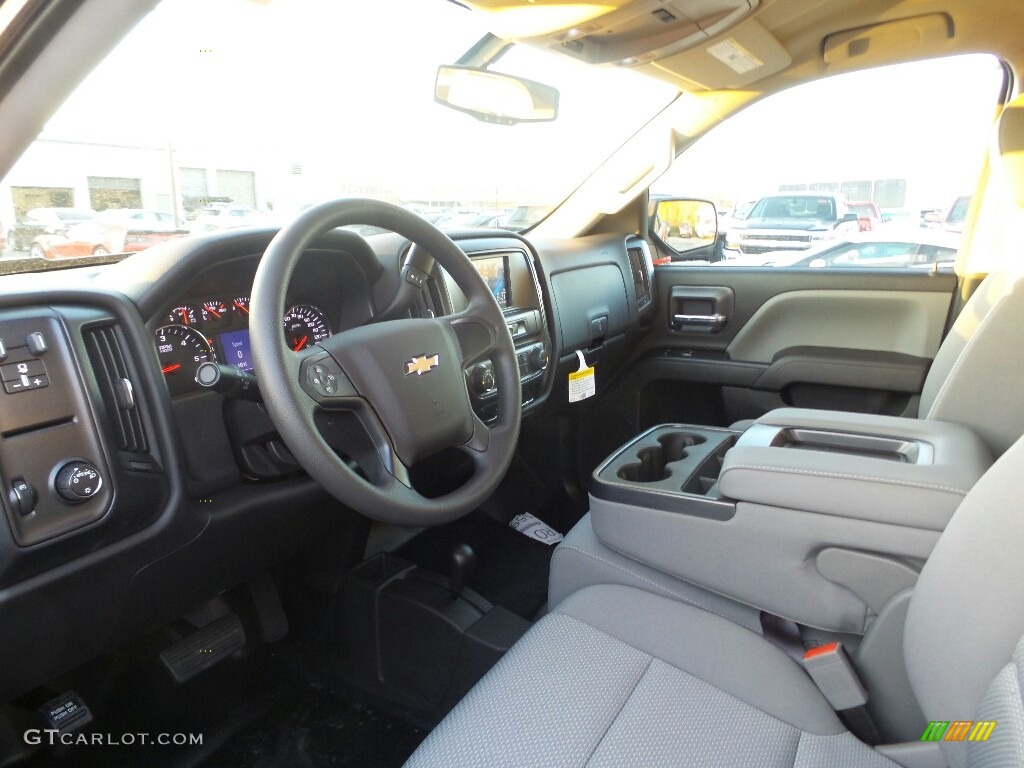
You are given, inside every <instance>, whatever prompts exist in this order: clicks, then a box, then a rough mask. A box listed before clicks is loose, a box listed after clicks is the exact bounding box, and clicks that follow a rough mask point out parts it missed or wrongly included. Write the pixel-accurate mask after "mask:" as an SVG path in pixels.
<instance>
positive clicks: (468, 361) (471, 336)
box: [443, 304, 506, 368]
mask: <svg viewBox="0 0 1024 768" xmlns="http://www.w3.org/2000/svg"><path fill="white" fill-rule="evenodd" d="M479 309H480V307H479V306H478V305H474V304H470V305H469V307H467V308H466V309H464V310H463V311H461V312H457V313H456V314H454V315H450V316H448V317H446V318H443V320H444V322H446V323H447V324H448V325H449V326H451V329H452V330H453V331H454V332H455V336H456V338H457V339H458V340H459V349H460V350H461V351H462V367H463V368H468V367H469V366H471V365H473V364H474V363H478V362H480V361H481V360H484V359H487V358H489V357H491V356H493V354H494V352H495V351H496V350H497V349H498V344H499V339H500V336H499V334H501V333H505V332H506V330H505V325H504V323H502V325H501V327H500V328H495V327H494V322H493V321H488V320H487V318H486V317H485V315H484V314H483V313H481V312H480V311H479Z"/></svg>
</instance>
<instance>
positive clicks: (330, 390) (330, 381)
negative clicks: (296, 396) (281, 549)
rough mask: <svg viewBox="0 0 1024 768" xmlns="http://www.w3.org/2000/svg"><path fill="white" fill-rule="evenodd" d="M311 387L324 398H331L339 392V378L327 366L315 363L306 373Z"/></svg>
mask: <svg viewBox="0 0 1024 768" xmlns="http://www.w3.org/2000/svg"><path fill="white" fill-rule="evenodd" d="M306 377H307V378H308V379H309V384H310V386H312V387H313V389H315V390H316V391H317V392H319V393H320V394H321V395H323V396H324V397H331V396H332V395H335V394H337V392H338V377H337V376H336V375H335V374H333V373H331V371H330V370H329V369H328V368H327V366H326V365H324V364H322V363H313V365H311V366H309V371H307V372H306Z"/></svg>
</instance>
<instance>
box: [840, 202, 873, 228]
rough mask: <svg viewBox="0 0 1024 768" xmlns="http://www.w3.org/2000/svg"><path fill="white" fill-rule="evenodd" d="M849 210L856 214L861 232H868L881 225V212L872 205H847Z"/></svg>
mask: <svg viewBox="0 0 1024 768" xmlns="http://www.w3.org/2000/svg"><path fill="white" fill-rule="evenodd" d="M847 205H848V207H849V209H850V210H851V211H853V212H854V213H856V214H857V224H858V226H859V227H860V231H861V232H870V231H871V230H873V229H877V228H878V227H880V226H881V225H882V212H881V211H880V210H878V206H877V205H875V204H874V203H848V204H847Z"/></svg>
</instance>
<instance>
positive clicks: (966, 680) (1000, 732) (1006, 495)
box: [904, 438, 1024, 768]
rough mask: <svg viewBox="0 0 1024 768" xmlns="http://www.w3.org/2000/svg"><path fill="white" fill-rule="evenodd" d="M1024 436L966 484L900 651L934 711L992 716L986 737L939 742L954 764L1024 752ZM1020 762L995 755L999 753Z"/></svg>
mask: <svg viewBox="0 0 1024 768" xmlns="http://www.w3.org/2000/svg"><path fill="white" fill-rule="evenodd" d="M1022 476H1024V438H1022V439H1020V440H1018V441H1017V442H1016V443H1015V444H1014V445H1013V446H1012V447H1011V448H1010V449H1009V450H1008V451H1007V452H1006V453H1005V454H1003V456H1002V457H1001V458H1000V459H999V460H998V461H996V463H995V464H993V465H992V467H991V468H990V469H989V471H988V472H987V473H986V474H985V476H984V477H982V479H981V480H979V481H978V483H977V485H975V486H974V488H973V489H971V491H970V493H968V494H967V496H966V498H965V499H964V501H963V503H962V504H961V505H960V507H959V509H957V511H956V513H955V514H954V515H953V519H952V520H950V522H949V525H948V526H947V527H946V530H945V531H944V532H943V534H942V537H941V538H940V539H939V542H938V544H937V545H936V546H935V549H934V551H933V552H932V554H931V555H930V556H929V558H928V561H927V562H926V563H925V566H924V568H923V569H922V571H921V576H920V578H919V579H918V582H917V586H916V587H915V588H914V594H913V597H912V598H911V601H910V609H909V612H908V614H907V624H906V635H905V637H904V654H905V657H906V661H907V672H908V673H909V675H910V682H911V685H912V686H913V689H914V694H915V696H916V697H917V700H918V703H919V704H920V705H921V709H922V711H923V712H924V714H925V717H927V718H928V719H929V720H940V721H950V722H953V721H970V720H974V721H978V720H994V721H996V722H997V723H998V724H997V725H996V727H995V730H994V731H993V733H992V735H991V738H990V739H989V741H988V742H985V743H975V742H964V743H957V742H952V741H950V742H946V741H943V742H941V744H940V746H941V747H942V749H943V751H944V752H945V755H946V760H947V761H949V764H950V765H951V766H954V767H955V768H959V767H961V766H967V765H971V766H989V765H993V766H994V765H997V764H998V765H1020V764H1021V762H1019V761H1021V760H1024V708H1022V707H1024V702H1022V698H1021V684H1022V682H1024V681H1022V676H1024V643H1022V642H1021V638H1022V637H1024V480H1022V479H1021V478H1022ZM1007 750H1009V754H1011V755H1014V756H1016V757H1015V759H1016V760H1017V762H1013V761H1011V762H1006V763H1002V762H998V760H996V759H995V758H997V757H998V756H999V755H1001V754H1006V751H1007Z"/></svg>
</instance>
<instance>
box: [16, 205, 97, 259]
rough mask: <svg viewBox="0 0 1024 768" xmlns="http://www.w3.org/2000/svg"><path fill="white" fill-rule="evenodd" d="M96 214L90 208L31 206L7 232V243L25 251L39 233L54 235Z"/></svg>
mask: <svg viewBox="0 0 1024 768" xmlns="http://www.w3.org/2000/svg"><path fill="white" fill-rule="evenodd" d="M96 216H97V214H96V211H94V210H92V209H90V208H33V209H32V210H30V211H29V212H28V213H26V214H25V217H24V218H23V219H21V220H20V221H18V222H17V223H16V224H15V225H14V226H13V227H11V228H10V230H8V232H7V245H8V247H10V248H11V249H12V250H15V251H26V250H28V249H29V246H31V245H32V241H33V240H35V239H36V238H37V237H38V236H40V235H55V234H60V233H62V232H65V231H66V230H67V228H68V227H70V226H73V225H75V224H80V223H81V222H83V221H92V220H93V219H95V218H96Z"/></svg>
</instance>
